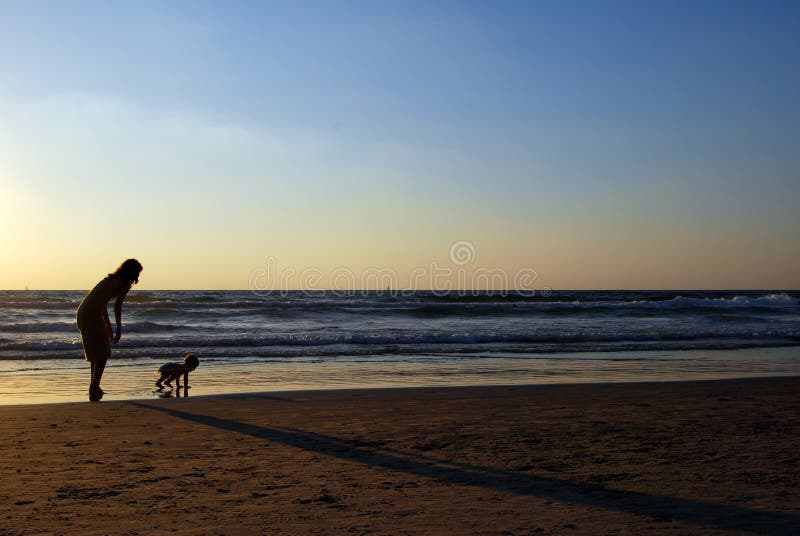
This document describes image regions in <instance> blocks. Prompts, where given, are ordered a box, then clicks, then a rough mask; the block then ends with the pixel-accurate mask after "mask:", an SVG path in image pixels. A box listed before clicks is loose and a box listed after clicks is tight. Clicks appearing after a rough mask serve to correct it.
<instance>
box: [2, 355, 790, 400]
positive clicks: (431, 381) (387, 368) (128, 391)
mask: <svg viewBox="0 0 800 536" xmlns="http://www.w3.org/2000/svg"><path fill="white" fill-rule="evenodd" d="M408 357H409V358H408V359H398V356H396V355H387V356H370V357H364V356H350V357H345V356H340V357H339V358H338V359H336V360H328V359H323V358H317V359H304V360H284V361H278V360H274V361H269V362H262V361H259V360H255V359H251V360H239V361H235V362H230V361H229V362H224V363H217V364H212V365H210V366H203V365H201V366H200V368H198V369H197V370H196V371H194V372H193V373H191V374H190V377H189V379H190V382H189V383H190V385H191V387H192V388H191V389H190V390H189V391H188V394H189V396H198V395H216V394H226V393H246V392H269V391H288V390H298V389H344V388H374V387H415V386H458V385H513V384H545V383H586V382H634V381H668V380H689V379H721V378H739V377H756V376H781V375H800V348H797V347H790V348H766V349H742V350H693V351H671V352H664V351H658V352H577V353H557V354H535V355H520V354H517V353H512V354H503V353H493V354H463V355H447V356H440V355H418V356H408ZM48 364H49V365H50V367H49V368H48V369H47V370H43V369H41V368H36V367H30V366H29V365H30V362H29V361H5V362H3V365H4V370H3V371H2V372H0V403H2V404H31V403H49V402H71V401H82V400H86V399H87V390H88V382H89V367H88V364H87V363H86V362H84V361H82V360H79V359H71V360H63V359H62V360H51V361H50V362H49V363H48ZM159 364H161V361H160V360H154V359H147V358H142V359H133V360H113V359H112V361H110V362H109V365H108V367H107V368H106V373H105V375H104V377H103V388H104V389H105V390H106V396H105V397H104V400H125V399H137V398H156V397H158V396H165V395H169V396H176V395H183V392H181V393H178V392H177V390H165V391H164V392H161V393H158V392H154V390H155V386H154V382H155V380H156V375H155V373H154V371H155V370H156V369H157V368H158V365H159ZM26 365H27V366H26Z"/></svg>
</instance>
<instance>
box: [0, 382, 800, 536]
mask: <svg viewBox="0 0 800 536" xmlns="http://www.w3.org/2000/svg"><path fill="white" fill-rule="evenodd" d="M799 391H800V378H796V377H792V378H774V379H769V378H768V379H748V380H724V381H704V382H677V383H639V384H595V385H550V386H511V387H466V388H414V389H375V390H347V391H295V392H287V393H264V394H252V395H251V394H246V395H231V396H221V397H190V398H181V399H174V398H173V399H157V400H150V401H127V402H126V401H118V402H101V403H96V404H92V403H88V402H86V403H70V404H43V405H31V406H4V407H0V418H1V419H2V422H3V430H4V433H3V434H2V436H0V505H2V506H0V508H2V512H0V534H4V535H5V534H34V533H48V534H76V533H81V534H147V533H154V532H173V533H176V534H272V533H275V534H532V533H543V534H565V533H575V534H598V533H600V534H608V533H622V534H636V533H649V534H675V533H696V534H701V533H702V534H735V533H769V534H790V533H795V534H796V533H797V528H798V527H799V526H800V491H798V490H800V454H798V448H797V445H798V444H800V421H798V415H800V397H798V395H797V393H798V392H799Z"/></svg>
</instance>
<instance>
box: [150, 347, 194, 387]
mask: <svg viewBox="0 0 800 536" xmlns="http://www.w3.org/2000/svg"><path fill="white" fill-rule="evenodd" d="M199 364H200V361H199V360H198V359H197V358H196V357H195V356H194V354H193V353H192V352H189V353H188V354H186V357H184V358H183V363H172V362H170V363H164V364H163V365H161V366H160V367H159V368H158V374H159V376H160V377H159V378H158V381H156V387H158V388H159V389H163V388H164V386H163V385H162V384H161V382H164V383H166V384H167V385H169V386H170V387H172V380H175V383H176V385H177V387H178V389H180V388H181V376H183V385H184V387H186V389H189V373H190V372H191V371H193V370H194V369H196V368H197V366H198V365H199ZM165 380H166V381H165Z"/></svg>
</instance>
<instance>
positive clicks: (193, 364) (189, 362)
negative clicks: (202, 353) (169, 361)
mask: <svg viewBox="0 0 800 536" xmlns="http://www.w3.org/2000/svg"><path fill="white" fill-rule="evenodd" d="M183 364H184V365H186V366H187V367H188V368H189V370H194V369H196V368H197V367H198V365H200V360H199V359H197V358H196V357H195V356H194V353H192V352H189V353H188V354H186V357H184V358H183Z"/></svg>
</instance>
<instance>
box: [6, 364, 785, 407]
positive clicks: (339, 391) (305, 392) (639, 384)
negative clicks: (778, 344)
mask: <svg viewBox="0 0 800 536" xmlns="http://www.w3.org/2000/svg"><path fill="white" fill-rule="evenodd" d="M783 380H787V381H798V382H799V383H800V374H798V375H794V374H793V375H775V376H741V377H728V378H707V379H697V378H688V379H682V380H680V379H679V380H673V379H668V380H641V381H635V380H634V381H599V382H563V383H561V382H557V383H508V384H490V385H402V386H365V387H339V388H337V387H332V388H318V389H315V388H310V389H286V390H276V391H240V392H232V393H213V394H199V395H190V396H186V397H184V396H167V397H150V398H147V399H141V398H124V399H112V400H101V401H99V402H89V401H88V400H75V401H73V400H70V401H58V402H36V403H20V404H1V403H0V414H2V410H3V409H4V408H19V409H28V408H39V407H42V406H45V407H47V406H76V405H77V406H80V405H83V404H93V405H94V404H125V403H134V402H144V401H152V402H155V401H157V400H164V399H166V400H181V401H182V402H181V403H183V404H187V403H188V404H191V402H195V401H197V402H198V403H200V402H204V401H205V402H207V401H213V400H215V399H219V400H228V399H230V400H238V399H244V398H267V397H278V396H306V397H316V396H330V395H337V396H345V395H348V394H351V395H355V394H362V393H379V392H385V394H390V393H392V392H393V391H397V392H399V393H411V392H413V391H421V392H432V391H440V390H441V391H448V390H454V391H481V390H487V391H492V390H495V389H500V390H503V389H526V390H537V389H559V388H583V387H588V388H590V389H591V388H594V387H598V388H604V387H615V388H616V387H619V388H626V387H628V388H643V387H647V386H653V387H656V386H657V387H669V386H671V385H673V384H675V385H681V386H685V385H687V384H698V385H705V384H730V385H732V386H733V385H735V384H738V383H749V382H761V381H783Z"/></svg>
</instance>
